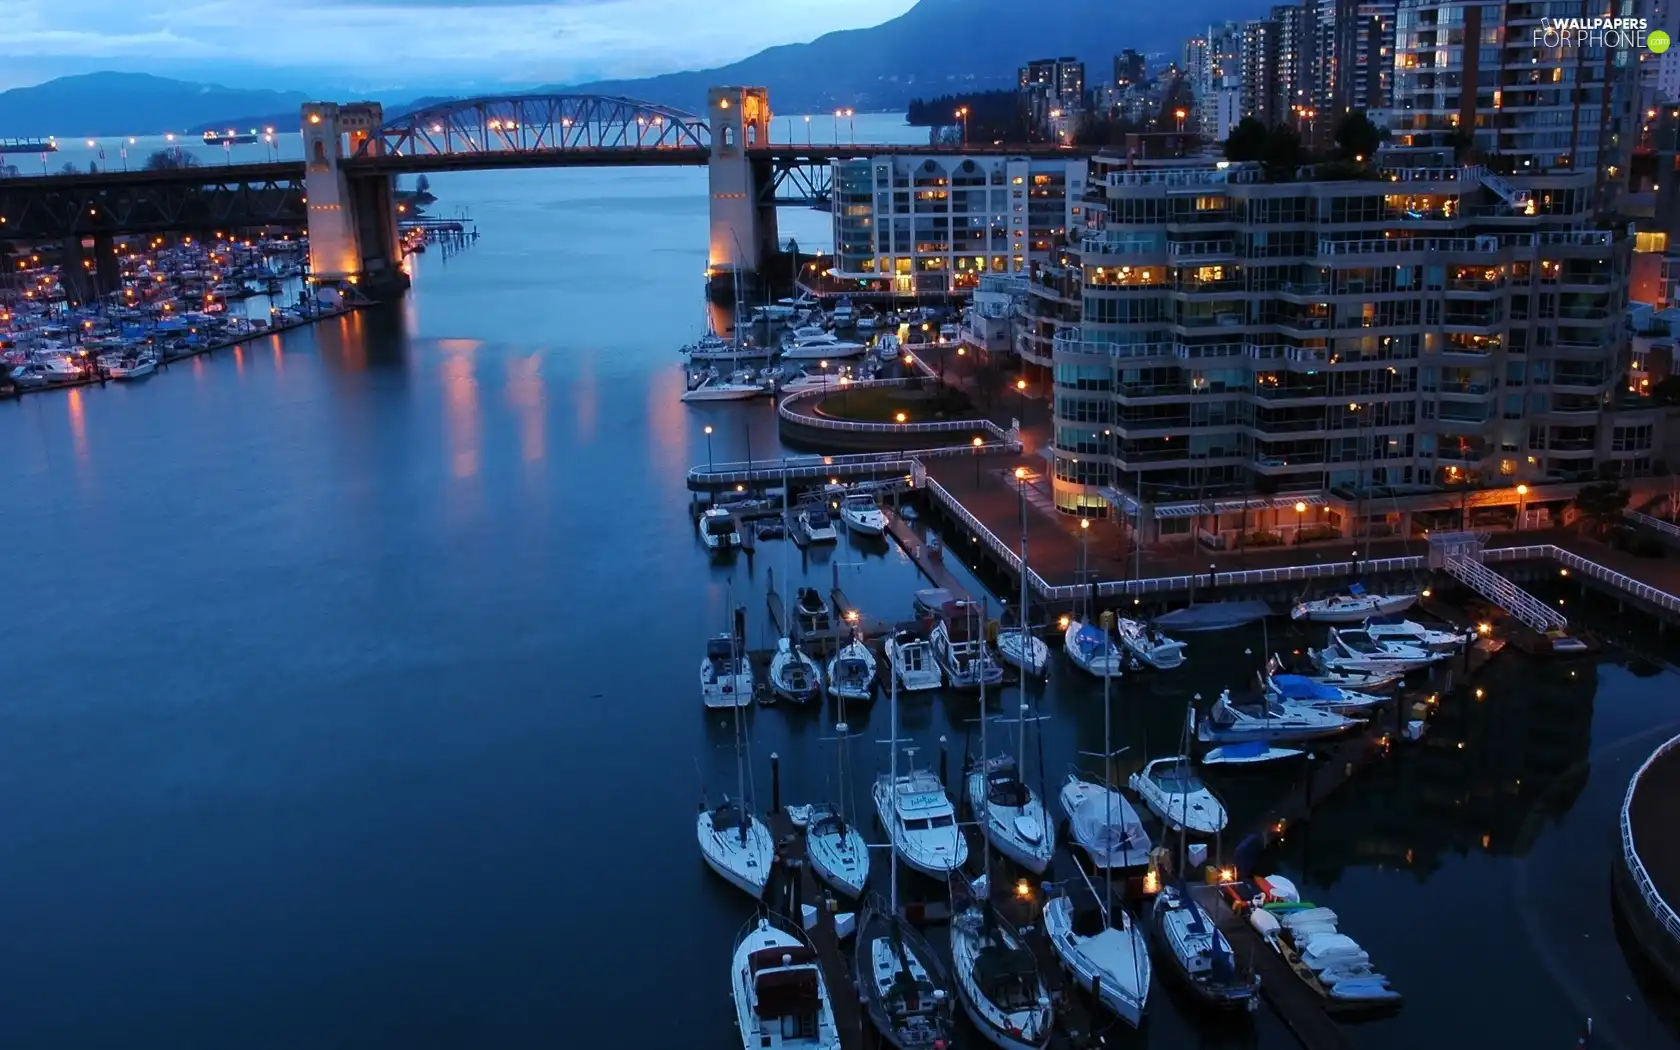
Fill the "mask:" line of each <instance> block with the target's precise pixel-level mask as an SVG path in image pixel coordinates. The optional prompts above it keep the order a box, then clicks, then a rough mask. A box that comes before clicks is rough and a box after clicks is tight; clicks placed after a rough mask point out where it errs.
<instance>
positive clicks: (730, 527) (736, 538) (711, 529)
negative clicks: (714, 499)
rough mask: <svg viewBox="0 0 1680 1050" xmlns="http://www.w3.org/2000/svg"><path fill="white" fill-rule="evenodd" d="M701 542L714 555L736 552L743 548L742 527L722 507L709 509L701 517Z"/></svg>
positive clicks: (733, 516)
mask: <svg viewBox="0 0 1680 1050" xmlns="http://www.w3.org/2000/svg"><path fill="white" fill-rule="evenodd" d="M700 541H701V542H702V543H704V544H705V545H706V549H707V550H710V551H712V552H714V553H719V554H721V553H723V552H725V551H732V550H735V549H736V548H737V547H739V546H741V526H740V525H739V524H738V523H737V522H736V521H735V515H733V514H731V513H729V512H728V511H727V510H724V509H723V508H722V507H707V508H706V510H705V512H704V513H702V514H701V515H700Z"/></svg>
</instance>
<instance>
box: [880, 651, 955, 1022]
mask: <svg viewBox="0 0 1680 1050" xmlns="http://www.w3.org/2000/svg"><path fill="white" fill-rule="evenodd" d="M888 690H889V692H890V695H891V697H892V722H893V739H892V759H891V772H890V773H888V777H889V779H890V780H891V781H892V782H893V783H897V781H898V729H897V727H898V679H897V678H896V677H894V678H893V679H892V682H891V684H890V685H889V686H888ZM888 856H889V857H890V858H891V859H890V860H889V861H888V865H889V866H888V875H887V882H888V886H889V889H888V894H889V901H890V903H889V905H888V908H887V910H885V911H883V910H882V909H881V907H880V901H879V898H875V897H871V898H870V900H869V903H868V904H867V905H866V906H865V908H864V912H863V921H862V922H861V923H859V925H858V935H857V987H858V995H859V997H860V998H861V999H862V1000H863V1008H864V1012H865V1013H867V1014H868V1015H869V1021H870V1023H871V1024H873V1025H874V1026H875V1029H876V1031H878V1032H880V1033H881V1036H882V1038H884V1039H886V1041H887V1042H888V1043H890V1044H892V1045H893V1046H894V1047H897V1048H898V1050H936V1048H941V1047H948V1046H950V1045H951V1036H952V1017H951V1001H950V992H949V991H948V989H949V988H950V986H951V983H950V979H949V978H948V977H947V975H946V974H945V972H944V970H943V969H942V968H941V967H940V965H939V957H938V956H937V955H936V954H934V951H933V948H932V947H931V946H929V945H928V943H927V941H925V940H924V939H923V938H922V935H921V934H920V933H919V932H918V931H917V930H916V928H915V927H914V926H912V925H911V924H910V922H909V921H908V920H906V919H905V918H904V917H903V916H902V915H900V914H899V913H898V851H897V850H896V849H892V850H889V851H888Z"/></svg>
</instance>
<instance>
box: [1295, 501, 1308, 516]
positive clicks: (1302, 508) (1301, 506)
mask: <svg viewBox="0 0 1680 1050" xmlns="http://www.w3.org/2000/svg"><path fill="white" fill-rule="evenodd" d="M1306 512H1307V505H1306V504H1305V503H1302V502H1300V501H1299V500H1297V501H1296V503H1295V513H1297V514H1305V513H1306Z"/></svg>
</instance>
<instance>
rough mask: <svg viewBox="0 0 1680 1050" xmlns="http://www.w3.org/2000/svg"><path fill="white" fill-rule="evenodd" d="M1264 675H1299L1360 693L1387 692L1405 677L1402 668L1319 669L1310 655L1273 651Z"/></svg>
mask: <svg viewBox="0 0 1680 1050" xmlns="http://www.w3.org/2000/svg"><path fill="white" fill-rule="evenodd" d="M1266 674H1268V675H1277V674H1294V675H1300V676H1301V677H1302V678H1306V679H1308V680H1309V681H1313V682H1317V683H1318V684H1319V685H1333V686H1338V687H1340V688H1342V689H1354V690H1358V691H1359V692H1361V693H1382V692H1388V691H1391V690H1392V689H1393V688H1394V687H1395V686H1396V685H1399V684H1400V682H1401V680H1402V679H1404V678H1405V677H1406V674H1405V672H1404V671H1390V670H1380V669H1379V670H1371V671H1358V670H1353V669H1351V668H1350V669H1342V668H1320V667H1319V666H1318V665H1317V664H1315V663H1314V662H1313V658H1312V656H1311V655H1309V654H1306V653H1295V654H1291V656H1290V657H1289V658H1287V659H1286V658H1285V657H1283V656H1281V655H1279V654H1277V653H1273V654H1272V656H1271V657H1270V658H1269V659H1268V660H1267V661H1266Z"/></svg>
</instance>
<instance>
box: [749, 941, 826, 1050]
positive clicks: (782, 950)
mask: <svg viewBox="0 0 1680 1050" xmlns="http://www.w3.org/2000/svg"><path fill="white" fill-rule="evenodd" d="M730 995H731V997H732V998H733V999H734V1000H735V1025H736V1027H737V1028H739V1029H740V1030H741V1047H742V1050H764V1048H766V1047H771V1048H785V1050H795V1048H797V1050H840V1027H839V1025H838V1024H836V1023H835V1020H834V1004H833V1002H832V1001H831V1000H830V999H829V997H828V984H827V982H825V981H824V980H823V972H822V964H821V962H820V961H819V960H818V958H817V949H816V947H815V946H814V945H813V944H812V943H811V941H810V938H808V937H806V936H805V933H804V931H802V930H800V929H799V927H797V926H795V925H793V924H792V923H789V922H782V921H773V920H772V919H771V918H770V917H769V916H768V915H760V916H758V917H757V918H755V919H753V920H752V921H750V922H748V923H747V925H746V928H745V929H743V930H742V932H741V934H740V936H738V937H737V938H736V939H735V951H734V954H733V957H732V960H731V981H730Z"/></svg>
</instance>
